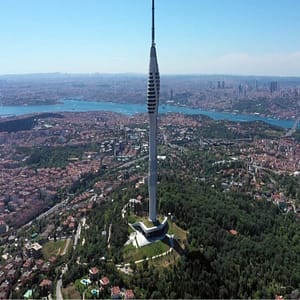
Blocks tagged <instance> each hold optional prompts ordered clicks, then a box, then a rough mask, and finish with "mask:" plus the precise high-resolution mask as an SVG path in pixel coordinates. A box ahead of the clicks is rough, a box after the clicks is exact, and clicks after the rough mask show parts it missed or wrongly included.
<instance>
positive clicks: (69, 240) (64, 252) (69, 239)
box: [60, 238, 71, 256]
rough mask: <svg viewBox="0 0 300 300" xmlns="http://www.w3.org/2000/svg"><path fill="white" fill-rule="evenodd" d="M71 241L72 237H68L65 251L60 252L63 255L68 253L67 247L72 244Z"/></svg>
mask: <svg viewBox="0 0 300 300" xmlns="http://www.w3.org/2000/svg"><path fill="white" fill-rule="evenodd" d="M70 242H71V238H67V241H66V245H65V248H64V250H63V252H62V253H61V254H60V255H61V256H63V255H65V254H66V252H67V249H68V247H69V245H70Z"/></svg>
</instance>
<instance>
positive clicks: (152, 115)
mask: <svg viewBox="0 0 300 300" xmlns="http://www.w3.org/2000/svg"><path fill="white" fill-rule="evenodd" d="M159 89H160V78H159V71H158V63H157V56H156V48H155V28H154V0H152V43H151V48H150V63H149V76H148V93H147V106H148V115H149V171H148V190H149V220H150V221H151V222H153V223H154V222H156V221H157V219H156V218H157V211H156V206H157V205H156V202H157V201H156V192H157V142H156V137H157V113H158V104H159Z"/></svg>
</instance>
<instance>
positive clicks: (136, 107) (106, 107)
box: [0, 100, 294, 128]
mask: <svg viewBox="0 0 300 300" xmlns="http://www.w3.org/2000/svg"><path fill="white" fill-rule="evenodd" d="M64 111H66V112H67V111H72V112H85V111H112V112H117V113H122V114H126V115H134V114H137V113H146V105H145V104H126V103H113V102H92V101H83V100H63V101H62V103H59V104H54V105H28V106H0V117H6V116H14V115H15V116H19V115H25V114H32V113H41V112H64ZM168 112H172V113H183V114H187V115H198V114H202V115H206V116H209V117H211V118H212V119H215V120H230V121H235V122H246V121H263V122H266V123H269V124H272V125H276V126H279V127H282V128H291V127H292V126H293V123H294V121H293V120H278V119H272V118H266V117H261V116H259V115H241V114H235V113H228V112H217V111H208V110H202V109H196V108H188V107H181V106H173V105H164V106H160V113H168Z"/></svg>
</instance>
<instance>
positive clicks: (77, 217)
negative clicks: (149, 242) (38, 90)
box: [0, 112, 300, 299]
mask: <svg viewBox="0 0 300 300" xmlns="http://www.w3.org/2000/svg"><path fill="white" fill-rule="evenodd" d="M31 117H32V118H33V125H32V128H26V130H23V128H22V126H25V125H24V124H25V123H26V122H25V121H26V119H28V118H31ZM12 120H13V121H15V122H17V128H18V129H17V130H9V131H5V130H4V129H2V132H0V142H1V157H0V165H1V174H0V175H1V176H0V181H1V184H0V195H1V196H0V212H1V214H0V218H1V223H0V230H1V286H0V292H1V294H0V297H1V298H2V299H6V298H8V297H10V296H12V297H13V298H22V297H24V298H26V299H31V298H38V297H43V296H48V297H52V298H55V297H56V298H57V299H62V297H64V298H73V299H74V298H80V297H85V298H104V297H112V298H113V299H115V298H121V297H123V298H124V299H131V298H134V297H138V298H144V297H145V298H149V297H171V296H175V294H174V293H176V297H187V296H188V295H190V296H191V295H193V294H192V293H191V290H190V289H187V290H186V293H188V294H186V295H184V294H181V295H180V294H178V291H177V292H175V290H174V291H173V292H174V293H173V294H169V293H171V291H170V292H168V293H167V292H166V294H162V292H161V291H162V290H161V288H159V289H158V287H157V286H156V285H155V284H154V286H153V287H152V288H151V287H147V286H145V285H144V284H143V286H141V285H140V283H138V281H137V280H138V278H144V276H146V275H145V274H144V275H143V272H146V270H147V268H151V269H149V270H148V272H150V273H151V272H154V270H155V268H158V269H157V272H159V273H160V272H166V270H168V269H169V268H170V267H171V268H180V267H179V266H178V264H179V265H180V264H182V263H181V262H180V261H181V260H182V259H183V257H184V256H187V258H186V259H188V257H189V255H191V253H192V252H193V251H194V250H195V249H194V248H195V247H196V248H199V247H200V248H199V249H203V250H201V251H202V252H203V255H205V257H206V256H207V255H212V254H208V253H207V251H211V250H209V249H210V247H211V246H209V241H208V240H207V241H206V242H205V241H201V243H200V244H198V241H197V239H198V238H197V239H195V237H194V234H195V233H193V230H191V228H190V226H191V225H189V222H188V221H184V220H185V217H184V216H183V215H182V216H181V214H182V213H183V211H180V210H179V211H178V209H180V206H181V205H182V204H180V201H182V200H183V199H184V198H181V200H180V199H178V197H179V195H180V192H179V191H178V192H176V190H177V187H176V188H175V186H176V182H177V180H179V178H181V180H182V189H183V190H185V189H186V187H187V186H186V185H189V186H190V189H189V190H188V191H187V192H186V196H187V195H189V193H190V192H189V191H192V190H193V189H195V188H196V189H198V188H200V189H202V192H198V193H199V197H205V195H206V193H209V195H210V196H209V198H211V197H215V198H214V199H215V200H214V201H216V199H218V197H220V196H219V195H222V197H225V198H224V199H226V197H227V196H226V195H228V197H229V198H230V197H236V198H237V199H244V200H243V201H246V202H247V203H248V204H247V205H250V206H251V205H254V206H257V205H259V206H262V207H261V208H260V209H261V210H262V211H261V213H266V211H268V210H269V213H270V216H271V215H272V214H274V211H276V207H277V209H278V212H276V215H278V216H277V217H276V218H281V217H283V218H286V217H287V216H289V218H292V219H293V218H295V222H296V223H295V225H293V226H298V225H297V224H298V223H297V221H296V220H297V218H298V214H299V216H300V201H299V200H300V198H299V195H300V191H299V186H300V185H299V178H300V177H299V171H300V146H299V137H298V136H297V132H296V133H295V134H292V135H290V136H287V134H286V133H287V130H284V129H281V128H279V127H275V126H271V125H267V124H264V123H262V122H249V123H246V122H230V121H214V120H212V119H210V118H208V117H205V116H187V115H182V114H166V115H161V116H160V117H159V130H158V144H159V148H158V149H159V153H158V172H159V182H160V184H159V185H158V187H159V207H160V211H161V212H160V213H161V214H164V215H166V216H168V223H169V232H170V234H171V235H173V236H174V237H175V239H176V240H177V241H178V245H177V247H176V246H174V244H172V243H170V242H168V241H165V242H164V241H160V242H158V243H154V246H146V247H142V248H139V249H136V248H135V247H134V246H133V244H129V242H128V239H130V236H131V235H130V227H129V226H128V225H126V224H128V223H130V222H131V221H132V219H133V218H136V217H135V216H140V217H142V216H143V215H144V212H145V211H146V210H147V201H148V199H147V184H145V183H146V182H147V158H148V156H147V153H148V130H147V116H146V115H145V114H138V115H134V116H125V115H121V114H117V113H112V112H86V113H79V112H78V113H75V112H74V113H59V114H47V115H44V114H40V115H39V114H36V115H33V116H22V117H18V118H13V117H12V118H5V119H3V120H1V126H2V127H1V128H6V127H5V126H8V124H10V123H9V122H11V121H12ZM24 120H25V121H24ZM9 126H10V125H9ZM25 127H26V126H25ZM174 184H175V186H174V188H171V189H170V187H168V186H169V185H171V186H172V185H174ZM178 187H179V186H178ZM203 189H204V190H205V189H207V192H204V190H203ZM208 191H210V192H208ZM203 192H204V194H203ZM213 195H215V196H213ZM193 197H195V195H194V194H192V195H191V199H192V198H193ZM176 199H177V200H176ZM246 199H247V200H246ZM177 201H179V202H178V204H176V203H177ZM211 201H213V200H211ZM224 201H225V203H226V201H227V200H224ZM239 201H241V200H239ZM203 203H204V202H203ZM251 203H252V204H251ZM260 203H261V204H260ZM263 203H265V204H263ZM124 205H125V206H124ZM174 205H175V206H174ZM199 205H200V204H199ZM215 205H216V207H217V205H219V204H217V202H216V204H215ZM245 205H246V204H245ZM265 205H267V207H269V208H266V207H265ZM224 209H225V208H223V210H224ZM227 209H229V208H227ZM256 209H257V210H259V208H256ZM220 213H221V215H222V210H221V211H220ZM225 215H226V214H225ZM218 216H219V217H220V215H219V213H217V216H214V217H213V218H219V217H218ZM194 218H195V220H196V219H197V218H198V217H197V214H196V211H195V215H194ZM222 218H223V217H222ZM230 218H231V217H230ZM234 218H235V221H233V219H232V220H231V221H229V220H227V221H225V220H223V221H222V222H221V223H220V224H221V225H220V226H221V227H222V228H223V229H222V230H225V231H227V232H228V234H229V235H230V236H232V237H234V236H235V237H236V238H241V236H243V235H244V236H245V237H246V236H247V235H249V234H250V235H251V232H253V234H254V232H255V231H256V230H258V229H256V228H255V226H254V224H253V225H249V224H244V225H241V224H240V225H238V224H239V221H238V218H239V217H238V214H237V215H236V216H235V217H234ZM191 220H192V219H191ZM198 221H199V222H200V223H201V219H199V220H198ZM215 222H219V221H218V219H215ZM122 224H123V225H122ZM222 224H223V225H222ZM245 226H246V227H247V228H248V229H246V227H245ZM249 226H250V227H249ZM211 230H212V228H210V229H209V231H211ZM225 231H224V232H225ZM188 232H189V233H188ZM205 243H207V244H205ZM207 247H208V248H207ZM193 249H194V250H193ZM205 249H206V250H205ZM138 250H139V251H140V252H139V251H138ZM205 253H206V254H205ZM185 263H187V262H185ZM153 268H154V269H153ZM164 269H165V271H164ZM155 272H156V271H155ZM151 274H152V273H151ZM149 276H150V275H149ZM151 276H155V273H154V274H153V275H151ZM157 276H160V275H158V274H157ZM164 276H167V275H164ZM276 280H278V281H277V282H278V284H279V283H280V282H281V281H280V279H276ZM184 282H185V281H184ZM183 284H184V283H183ZM296 288H297V286H295V285H290V287H289V288H288V287H286V288H285V289H278V288H277V285H275V286H274V288H272V289H271V290H270V291H269V292H268V293H269V294H268V293H267V292H266V293H258V290H255V291H254V290H253V293H255V292H257V293H258V294H256V295H259V296H261V297H263V296H269V295H272V296H275V294H278V295H281V294H284V295H290V293H292V292H294V293H295V291H294V290H296ZM155 290H157V291H158V292H157V294H153V293H155ZM223 292H224V293H225V294H224V295H227V296H229V295H231V296H232V295H237V294H236V293H237V291H234V289H233V290H230V288H229V287H228V286H226V285H225V286H224V290H223ZM61 293H62V294H61ZM253 293H252V291H251V293H249V292H245V290H243V294H241V295H249V296H251V295H252V296H253V295H254V294H253ZM201 295H202V296H204V297H208V296H217V295H216V294H207V293H203V292H200V291H198V292H197V293H196V294H194V296H201ZM218 296H220V295H218Z"/></svg>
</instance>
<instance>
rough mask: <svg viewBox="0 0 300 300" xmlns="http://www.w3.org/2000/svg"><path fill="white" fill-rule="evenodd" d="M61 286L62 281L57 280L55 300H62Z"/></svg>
mask: <svg viewBox="0 0 300 300" xmlns="http://www.w3.org/2000/svg"><path fill="white" fill-rule="evenodd" d="M61 286H62V279H61V278H59V280H58V281H57V283H56V300H63V299H64V298H63V296H62V293H61Z"/></svg>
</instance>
